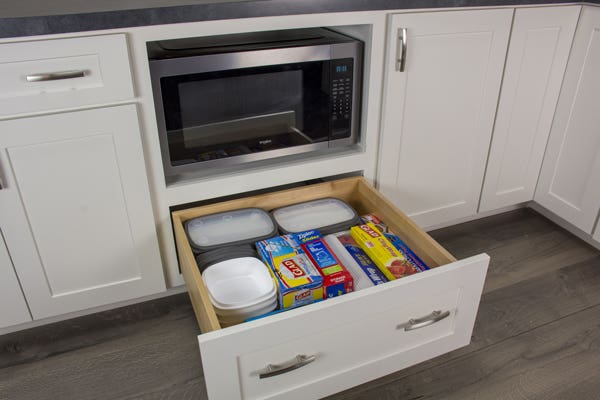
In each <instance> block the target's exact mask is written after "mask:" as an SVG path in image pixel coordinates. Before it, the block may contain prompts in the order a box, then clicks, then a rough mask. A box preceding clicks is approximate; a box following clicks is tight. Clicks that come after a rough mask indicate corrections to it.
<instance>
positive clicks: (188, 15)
mask: <svg viewBox="0 0 600 400" xmlns="http://www.w3.org/2000/svg"><path fill="white" fill-rule="evenodd" d="M544 4H548V5H555V4H600V0H592V1H587V2H566V1H563V0H491V1H485V0H255V1H245V2H231V3H214V4H198V5H185V6H172V7H160V8H146V9H136V10H119V11H105V12H94V13H85V14H65V15H48V16H39V17H20V18H0V38H11V37H24V36H38V35H50V34H60V33H73V32H85V31H97V30H105V29H119V28H134V27H141V26H151V25H164V24H175V23H185V22H199V21H212V20H223V19H236V18H252V17H267V16H278V15H281V16H283V15H299V14H315V13H329V12H350V11H372V10H396V9H405V10H411V9H427V8H452V7H498V6H527V5H544Z"/></svg>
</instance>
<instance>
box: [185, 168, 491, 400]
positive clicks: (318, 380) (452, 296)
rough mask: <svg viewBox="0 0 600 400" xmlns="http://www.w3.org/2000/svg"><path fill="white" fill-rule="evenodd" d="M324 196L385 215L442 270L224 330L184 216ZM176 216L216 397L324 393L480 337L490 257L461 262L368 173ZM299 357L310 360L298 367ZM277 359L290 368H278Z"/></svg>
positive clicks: (211, 394) (301, 361)
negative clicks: (476, 328) (475, 334)
mask: <svg viewBox="0 0 600 400" xmlns="http://www.w3.org/2000/svg"><path fill="white" fill-rule="evenodd" d="M323 197H337V198H340V199H342V200H345V201H347V202H348V203H350V205H352V206H353V207H354V208H355V209H356V211H357V212H358V213H359V214H361V215H362V214H365V213H368V212H373V213H375V214H377V215H378V216H379V217H381V218H382V219H383V220H384V221H386V223H387V224H388V225H389V226H390V228H391V229H392V231H394V232H395V233H396V234H397V235H398V236H400V238H401V239H402V240H403V241H404V242H406V243H407V244H408V245H409V246H410V247H411V248H412V250H413V251H415V253H417V255H419V256H420V257H421V258H422V259H423V260H424V261H425V262H426V263H427V264H428V265H429V266H431V267H432V269H431V270H429V271H425V272H422V273H419V274H416V275H412V276H409V277H405V278H402V279H399V280H396V281H393V282H388V283H386V284H383V285H379V286H375V287H371V288H368V289H365V290H361V291H358V292H354V293H350V294H347V295H344V296H341V297H336V298H333V299H328V300H326V301H323V302H319V303H316V304H312V305H309V306H305V307H301V308H298V309H294V310H290V311H286V312H283V313H279V314H275V315H272V316H270V317H268V318H264V319H260V320H256V321H252V322H248V323H244V324H240V325H235V326H232V327H229V328H225V329H221V326H220V325H219V322H218V319H217V317H216V314H215V312H214V309H213V308H212V305H211V304H210V298H209V295H208V291H207V289H206V286H205V285H204V282H203V281H202V277H201V275H200V273H199V271H198V266H197V265H196V262H195V260H194V257H193V254H192V251H191V248H190V245H189V243H188V242H187V238H186V236H185V232H184V230H183V223H184V222H185V221H186V220H188V219H191V218H194V217H197V216H200V215H206V214H210V213H214V212H221V211H226V210H232V209H237V208H243V207H262V208H264V209H265V210H271V209H273V208H276V207H281V206H283V205H288V204H293V203H298V202H301V201H307V200H312V199H316V198H323ZM173 224H174V231H175V237H176V241H177V252H178V255H179V261H180V265H181V269H182V273H183V275H184V278H185V281H186V284H187V287H188V291H189V294H190V297H191V299H192V304H193V306H194V310H195V312H196V316H197V318H198V323H199V325H200V328H201V330H202V332H203V334H201V335H200V336H199V337H198V341H199V344H200V352H201V354H202V363H203V366H204V375H205V381H206V385H207V390H208V393H209V397H210V398H211V399H213V400H214V399H275V398H282V399H295V398H298V399H301V398H317V397H322V396H326V395H329V394H332V393H336V392H339V391H341V390H344V389H347V388H349V387H352V386H355V385H358V384H361V383H364V382H367V381H369V380H372V379H375V378H378V377H381V376H383V375H386V374H389V373H391V372H394V371H397V370H399V369H402V368H405V367H408V366H410V365H413V364H416V363H419V362H422V361H424V360H427V359H429V358H432V357H435V356H437V355H440V354H443V353H445V352H448V351H450V350H453V349H456V348H458V347H461V346H464V345H466V344H468V343H469V341H470V337H471V332H472V330H473V325H474V321H475V316H476V314H477V308H478V305H479V300H480V297H481V291H482V289H483V283H484V279H485V275H486V272H487V267H488V264H489V257H488V256H487V255H485V254H481V255H477V256H474V257H471V258H467V259H463V260H458V261H457V260H456V259H455V258H454V257H452V255H450V254H449V253H448V252H447V251H446V250H445V249H444V248H442V247H441V246H440V245H439V244H438V243H436V242H435V241H434V240H433V239H432V238H431V237H430V236H429V235H427V234H426V233H425V232H423V231H422V230H421V229H420V228H419V227H417V226H416V225H415V224H414V223H413V222H412V221H411V220H410V219H409V218H408V217H407V216H406V215H405V214H403V213H402V212H401V211H399V210H398V209H397V208H396V207H394V206H393V205H392V204H391V203H390V202H389V201H388V200H387V199H385V197H383V196H382V195H381V194H380V193H379V192H378V191H377V190H375V189H374V188H373V187H372V186H371V185H369V184H368V183H367V182H366V181H365V180H364V179H362V178H348V179H343V180H339V181H333V182H328V183H323V184H318V185H311V186H306V187H302V188H298V189H291V190H286V191H281V192H276V193H270V194H267V195H259V196H253V197H249V198H245V199H238V200H232V201H228V202H223V203H217V204H213V205H209V206H203V207H198V208H192V209H188V210H181V211H176V212H174V213H173ZM411 320H412V323H411V322H410V321H411ZM411 328H412V329H411ZM296 362H298V363H299V364H301V365H302V366H301V367H299V368H297V367H298V366H299V365H297V364H296ZM269 365H271V370H272V369H273V368H275V369H276V370H277V369H278V367H285V371H286V372H285V373H281V374H270V373H268V371H267V370H268V368H269V367H268V366H269ZM261 374H262V375H263V376H262V377H261ZM265 374H266V375H273V376H268V377H267V376H265ZM232 382H235V383H236V384H232Z"/></svg>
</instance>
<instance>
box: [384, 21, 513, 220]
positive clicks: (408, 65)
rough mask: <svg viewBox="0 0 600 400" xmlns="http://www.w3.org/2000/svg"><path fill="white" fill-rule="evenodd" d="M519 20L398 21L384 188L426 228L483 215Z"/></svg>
mask: <svg viewBox="0 0 600 400" xmlns="http://www.w3.org/2000/svg"><path fill="white" fill-rule="evenodd" d="M512 17H513V10H512V9H496V10H468V11H448V12H431V13H407V14H396V15H392V16H391V18H390V20H389V22H390V24H389V27H390V28H389V29H390V30H389V33H388V45H387V54H388V57H387V60H386V67H385V68H386V71H385V78H384V95H383V103H382V104H383V111H382V119H381V145H380V148H381V151H380V153H379V168H378V173H377V175H378V176H377V182H378V188H379V189H380V190H381V192H382V193H383V194H385V195H386V196H387V197H388V198H389V199H390V200H392V201H393V202H394V203H395V204H396V205H397V206H398V207H400V208H401V209H402V210H403V211H404V212H406V213H407V214H408V215H409V216H410V217H411V218H412V219H413V220H414V221H415V222H417V223H418V224H419V225H420V226H421V227H427V228H429V227H432V226H435V225H439V224H444V223H448V222H450V221H453V220H456V219H459V218H464V217H468V216H471V215H475V214H476V213H477V206H478V202H479V196H480V194H481V186H482V183H483V177H484V171H485V165H486V160H487V155H488V150H489V147H490V139H491V137H492V129H493V127H494V117H495V115H496V105H497V102H498V94H499V91H500V84H501V82H502V71H503V67H504V59H505V56H506V48H507V44H508V38H509V34H510V26H511V21H512ZM398 59H401V60H402V62H399V61H397V60H398Z"/></svg>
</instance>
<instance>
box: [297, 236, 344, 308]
mask: <svg viewBox="0 0 600 400" xmlns="http://www.w3.org/2000/svg"><path fill="white" fill-rule="evenodd" d="M302 250H304V252H305V253H306V254H307V255H308V257H309V258H310V260H311V261H312V262H313V264H314V265H316V266H317V268H318V269H319V270H320V272H321V275H322V276H323V290H324V293H323V296H324V297H325V298H331V297H336V296H341V295H343V294H344V293H350V292H353V291H354V279H353V278H352V275H351V274H350V272H348V270H347V269H346V268H345V267H344V265H343V264H342V263H341V262H340V260H339V259H338V258H337V257H336V256H335V254H334V253H333V251H332V250H331V249H330V248H329V246H328V245H327V243H325V240H324V239H323V238H319V239H316V240H313V241H312V242H309V243H305V244H303V245H302Z"/></svg>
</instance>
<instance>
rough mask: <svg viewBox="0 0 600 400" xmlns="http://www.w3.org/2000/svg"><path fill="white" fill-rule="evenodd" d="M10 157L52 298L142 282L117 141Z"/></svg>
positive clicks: (45, 147) (41, 148)
mask: <svg viewBox="0 0 600 400" xmlns="http://www.w3.org/2000/svg"><path fill="white" fill-rule="evenodd" d="M92 150H93V151H92ZM8 155H9V158H10V161H11V163H12V166H13V171H14V174H15V176H16V178H17V182H18V183H19V190H20V192H21V196H22V198H23V204H24V206H25V211H26V213H27V216H28V220H29V224H30V226H31V230H32V232H33V236H34V237H35V239H36V244H37V249H38V251H39V253H40V258H41V259H42V260H43V263H42V267H43V269H44V275H45V276H46V279H47V281H48V287H49V289H50V292H51V295H52V296H62V295H68V294H69V293H72V292H77V291H83V290H86V289H88V288H91V287H94V286H103V285H111V284H114V283H116V282H121V281H130V280H136V279H141V266H140V264H139V260H137V258H136V257H135V252H133V251H131V250H132V249H134V248H135V243H134V239H133V237H132V232H131V229H130V228H129V218H128V215H127V204H126V201H125V197H124V193H123V188H122V186H121V178H120V176H119V166H118V160H117V157H116V154H115V147H114V143H113V138H112V135H110V134H100V135H97V136H88V137H84V138H75V139H68V140H60V141H54V142H48V143H41V144H34V145H27V146H16V147H11V148H9V150H8ZM33 166H35V167H33ZM40 171H44V173H43V174H40ZM116 249H123V251H122V252H116V251H115V250H116Z"/></svg>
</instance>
